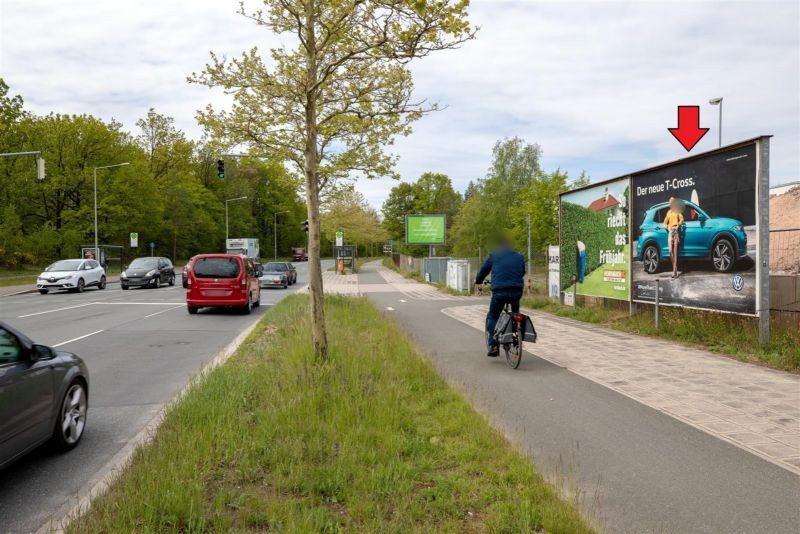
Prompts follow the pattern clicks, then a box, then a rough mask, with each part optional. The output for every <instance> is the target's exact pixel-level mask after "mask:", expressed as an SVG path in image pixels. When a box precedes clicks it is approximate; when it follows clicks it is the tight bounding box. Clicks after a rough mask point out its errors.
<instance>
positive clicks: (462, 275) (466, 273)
mask: <svg viewBox="0 0 800 534" xmlns="http://www.w3.org/2000/svg"><path fill="white" fill-rule="evenodd" d="M470 274H471V273H470V266H469V260H450V261H449V262H447V287H449V288H450V289H455V290H456V291H469V290H470V287H471V281H472V278H471V276H470Z"/></svg>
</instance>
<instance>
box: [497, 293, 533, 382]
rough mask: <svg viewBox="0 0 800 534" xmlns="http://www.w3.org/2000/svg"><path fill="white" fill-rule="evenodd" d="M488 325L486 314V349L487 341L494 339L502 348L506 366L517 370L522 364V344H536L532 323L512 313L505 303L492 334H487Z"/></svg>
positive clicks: (509, 306) (523, 315)
mask: <svg viewBox="0 0 800 534" xmlns="http://www.w3.org/2000/svg"><path fill="white" fill-rule="evenodd" d="M488 325H489V316H488V314H487V316H486V325H485V326H484V331H485V333H486V348H487V349H489V348H490V343H489V341H490V340H491V339H494V341H496V342H497V344H498V345H500V346H501V347H503V351H504V352H505V354H506V363H508V366H509V367H511V368H512V369H517V368H518V367H519V364H520V363H521V362H522V344H523V342H525V341H528V342H531V343H536V338H537V335H536V329H535V328H534V327H533V321H531V318H530V317H529V316H527V315H525V314H524V313H514V312H513V311H512V309H511V304H509V303H506V305H505V306H504V307H503V311H502V312H501V313H500V317H499V318H498V319H497V325H496V326H495V329H494V332H491V333H490V332H489V326H488ZM490 336H491V337H490Z"/></svg>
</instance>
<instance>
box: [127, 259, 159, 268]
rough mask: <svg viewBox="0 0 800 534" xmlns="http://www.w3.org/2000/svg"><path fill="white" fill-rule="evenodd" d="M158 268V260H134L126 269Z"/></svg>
mask: <svg viewBox="0 0 800 534" xmlns="http://www.w3.org/2000/svg"><path fill="white" fill-rule="evenodd" d="M156 267H158V260H156V259H154V258H136V259H135V260H133V261H132V262H131V264H130V265H128V269H155V268H156Z"/></svg>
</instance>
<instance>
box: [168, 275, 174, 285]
mask: <svg viewBox="0 0 800 534" xmlns="http://www.w3.org/2000/svg"><path fill="white" fill-rule="evenodd" d="M167 284H168V285H171V286H174V285H175V275H174V274H173V275H172V276H170V277H169V282H167Z"/></svg>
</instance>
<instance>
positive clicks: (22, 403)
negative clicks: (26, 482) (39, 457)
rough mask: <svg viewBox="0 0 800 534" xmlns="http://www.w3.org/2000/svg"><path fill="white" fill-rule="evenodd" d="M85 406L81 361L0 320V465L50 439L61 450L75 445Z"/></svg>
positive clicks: (83, 423) (86, 376) (85, 379)
mask: <svg viewBox="0 0 800 534" xmlns="http://www.w3.org/2000/svg"><path fill="white" fill-rule="evenodd" d="M88 407H89V371H88V370H87V368H86V364H85V363H84V362H83V360H81V359H80V358H79V357H78V356H76V355H74V354H71V353H69V352H63V351H57V350H54V349H52V348H50V347H47V346H45V345H38V344H36V343H34V342H33V341H31V340H30V339H28V338H27V337H26V336H25V335H23V334H22V333H20V332H18V331H17V330H15V329H13V328H12V327H11V326H9V325H7V324H6V323H3V322H0V469H2V468H3V467H5V466H7V465H9V464H10V463H11V462H13V461H14V460H16V459H18V458H20V457H22V456H23V455H24V454H26V453H28V452H30V451H32V450H33V449H35V448H36V447H37V446H39V445H41V444H42V443H44V442H46V441H48V440H49V441H51V442H52V443H53V445H54V446H55V448H57V449H59V450H62V451H66V450H69V449H72V448H73V447H75V446H76V445H77V444H78V443H79V442H80V440H81V437H83V431H84V428H85V426H86V414H87V411H88Z"/></svg>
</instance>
